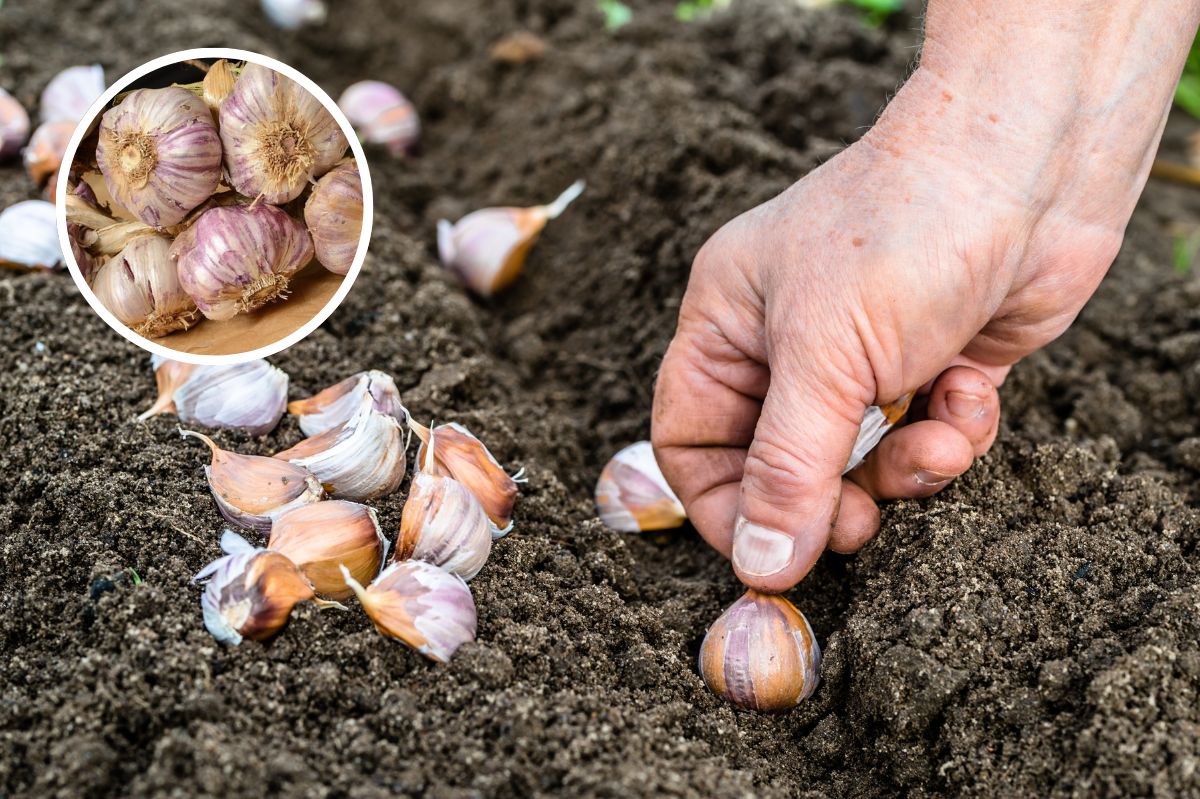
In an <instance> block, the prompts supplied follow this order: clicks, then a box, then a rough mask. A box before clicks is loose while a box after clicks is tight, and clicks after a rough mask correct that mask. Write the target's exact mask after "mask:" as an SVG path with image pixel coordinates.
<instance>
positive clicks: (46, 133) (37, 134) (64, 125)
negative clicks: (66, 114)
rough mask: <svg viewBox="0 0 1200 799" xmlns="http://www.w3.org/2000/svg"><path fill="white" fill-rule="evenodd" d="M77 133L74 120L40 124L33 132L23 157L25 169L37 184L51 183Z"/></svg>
mask: <svg viewBox="0 0 1200 799" xmlns="http://www.w3.org/2000/svg"><path fill="white" fill-rule="evenodd" d="M73 133H75V123H74V122H46V123H44V124H42V125H39V126H38V128H37V130H35V131H34V132H33V137H32V138H30V140H29V144H28V145H27V146H26V147H25V150H24V154H23V158H24V163H25V171H26V172H28V173H29V177H30V179H31V180H33V182H34V184H35V185H38V186H41V185H43V184H46V183H48V182H49V183H51V184H52V181H50V178H52V177H53V176H54V175H56V174H57V173H58V170H59V168H60V167H61V166H62V160H63V156H65V155H66V153H67V145H69V144H70V143H71V135H72V134H73Z"/></svg>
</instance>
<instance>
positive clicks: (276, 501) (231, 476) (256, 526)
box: [180, 430, 325, 565]
mask: <svg viewBox="0 0 1200 799" xmlns="http://www.w3.org/2000/svg"><path fill="white" fill-rule="evenodd" d="M180 434H181V435H182V436H183V437H184V438H189V437H190V438H198V439H200V440H201V441H203V442H204V443H205V444H207V445H208V448H209V450H211V451H212V464H211V465H209V466H205V467H204V475H205V477H207V478H208V487H209V489H211V490H212V495H213V499H214V500H216V503H217V510H219V511H220V512H221V515H222V516H223V517H225V519H226V520H227V521H228V522H229V523H230V524H235V525H237V526H238V527H246V528H249V529H251V530H258V531H259V532H266V531H268V530H270V529H272V522H274V521H275V520H277V519H278V518H279V517H281V516H283V515H284V514H286V513H288V512H289V511H293V510H296V509H298V508H303V507H305V506H307V505H311V504H313V503H317V502H320V501H321V500H322V499H324V498H325V490H324V489H323V488H321V483H320V482H319V481H318V480H317V478H316V477H313V475H312V474H310V473H309V471H308V470H307V469H305V468H304V467H303V466H297V465H295V464H293V463H288V462H287V461H280V460H277V459H275V458H265V457H262V456H260V455H241V454H239V453H237V452H229V451H227V450H223V449H221V448H220V447H218V446H217V445H216V444H215V443H214V442H213V440H212V439H211V438H209V437H208V436H206V435H203V434H201V433H193V432H192V431H190V430H181V431H180ZM271 548H272V549H277V547H271ZM293 560H295V559H294V558H293ZM295 562H296V563H297V564H298V565H302V564H301V563H300V561H298V560H297V561H295Z"/></svg>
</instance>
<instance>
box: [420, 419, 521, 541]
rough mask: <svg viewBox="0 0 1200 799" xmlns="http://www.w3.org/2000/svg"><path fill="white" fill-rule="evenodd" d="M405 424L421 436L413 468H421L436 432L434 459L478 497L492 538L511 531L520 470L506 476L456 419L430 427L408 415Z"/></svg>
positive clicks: (483, 447)
mask: <svg viewBox="0 0 1200 799" xmlns="http://www.w3.org/2000/svg"><path fill="white" fill-rule="evenodd" d="M408 426H409V429H411V430H412V431H413V432H414V433H416V434H417V437H418V438H420V439H421V448H420V449H419V450H417V467H418V468H421V467H422V464H424V463H425V459H426V447H428V445H429V441H430V439H431V437H432V436H433V435H435V434H436V435H437V447H438V450H437V460H438V462H439V465H440V466H441V468H442V469H444V470H445V471H446V473H447V474H449V475H450V476H451V477H453V478H454V479H455V480H457V481H458V482H460V483H462V484H463V485H464V486H466V488H467V490H468V491H470V492H471V493H472V494H474V495H475V498H476V499H478V500H479V504H480V505H482V506H483V509H484V511H485V512H486V513H487V515H488V520H489V521H490V523H491V528H492V538H493V539H495V538H503V537H504V536H505V535H507V534H508V533H509V532H510V531H511V530H512V510H513V505H514V504H515V503H516V501H517V493H518V491H519V483H520V481H521V480H520V475H521V473H522V472H524V469H522V470H521V472H518V473H517V474H516V475H514V476H509V474H508V472H506V471H504V467H502V466H501V465H500V464H499V462H498V461H497V460H496V458H495V457H494V456H493V455H492V453H491V451H490V450H488V448H487V447H486V446H485V445H484V443H483V442H482V441H480V440H479V439H478V438H476V437H475V436H474V435H472V434H471V432H470V431H469V430H467V428H465V427H463V426H462V425H460V424H458V423H457V422H451V423H449V424H443V425H438V426H437V427H435V428H433V429H432V430H431V429H430V428H428V427H425V426H424V425H422V424H420V423H418V422H416V421H415V420H413V419H412V418H411V417H410V418H409V420H408Z"/></svg>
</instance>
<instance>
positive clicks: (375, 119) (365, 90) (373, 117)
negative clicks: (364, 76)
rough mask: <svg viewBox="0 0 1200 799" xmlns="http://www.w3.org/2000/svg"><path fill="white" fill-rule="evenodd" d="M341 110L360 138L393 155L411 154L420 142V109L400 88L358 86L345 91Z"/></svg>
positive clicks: (368, 82)
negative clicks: (383, 148)
mask: <svg viewBox="0 0 1200 799" xmlns="http://www.w3.org/2000/svg"><path fill="white" fill-rule="evenodd" d="M338 108H340V109H342V113H343V114H345V115H346V119H348V120H350V124H351V125H353V126H354V130H355V132H357V133H358V136H359V138H360V139H362V140H363V141H364V142H365V143H367V144H378V145H381V146H384V147H386V148H387V150H388V152H389V153H391V154H392V155H393V156H402V155H406V154H408V153H411V152H412V151H413V150H414V149H415V148H416V146H417V142H418V141H420V139H421V119H420V117H418V116H417V109H416V108H415V107H414V106H413V104H412V103H410V102H409V101H408V98H407V97H405V96H404V95H403V94H402V93H401V92H400V90H399V89H397V88H396V87H395V86H392V85H391V84H388V83H384V82H383V81H378V80H364V81H359V82H358V83H355V84H354V85H352V86H350V87H349V88H348V89H346V91H344V92H342V96H341V97H339V98H338Z"/></svg>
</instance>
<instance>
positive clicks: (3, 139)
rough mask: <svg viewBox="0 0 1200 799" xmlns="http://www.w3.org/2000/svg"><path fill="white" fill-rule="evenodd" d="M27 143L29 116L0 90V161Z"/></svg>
mask: <svg viewBox="0 0 1200 799" xmlns="http://www.w3.org/2000/svg"><path fill="white" fill-rule="evenodd" d="M27 141H29V114H27V113H25V108H24V107H23V106H22V105H21V104H20V103H19V102H17V98H15V97H13V96H12V95H11V94H9V93H8V92H6V91H4V89H0V161H4V160H6V159H8V158H12V157H13V156H14V155H16V154H17V153H19V152H21V148H22V147H23V146H24V145H25V142H27Z"/></svg>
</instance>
